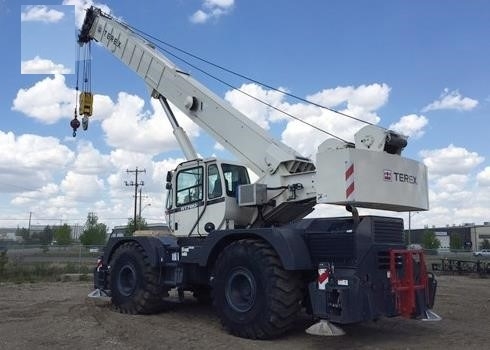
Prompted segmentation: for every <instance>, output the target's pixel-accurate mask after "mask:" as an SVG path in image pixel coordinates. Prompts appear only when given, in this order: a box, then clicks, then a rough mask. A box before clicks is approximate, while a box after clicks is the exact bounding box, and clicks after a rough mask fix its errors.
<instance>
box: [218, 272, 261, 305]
mask: <svg viewBox="0 0 490 350" xmlns="http://www.w3.org/2000/svg"><path fill="white" fill-rule="evenodd" d="M256 293H257V287H256V284H255V279H254V277H253V275H252V273H251V272H250V271H249V270H247V269H244V268H238V269H235V270H234V271H233V272H232V273H231V275H230V277H229V278H228V281H227V283H226V288H225V296H226V301H227V302H228V305H230V307H231V308H232V309H233V310H235V311H238V312H247V311H249V310H250V309H252V307H253V306H254V303H255V297H256Z"/></svg>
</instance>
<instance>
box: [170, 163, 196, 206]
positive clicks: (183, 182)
mask: <svg viewBox="0 0 490 350" xmlns="http://www.w3.org/2000/svg"><path fill="white" fill-rule="evenodd" d="M176 192H177V203H176V204H177V206H182V205H187V204H190V203H194V202H198V201H201V200H202V199H203V198H202V197H203V168H202V167H195V168H191V169H185V170H182V171H180V172H179V173H178V175H177V191H176Z"/></svg>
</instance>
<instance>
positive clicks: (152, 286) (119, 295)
mask: <svg viewBox="0 0 490 350" xmlns="http://www.w3.org/2000/svg"><path fill="white" fill-rule="evenodd" d="M109 265H110V272H109V283H110V288H111V295H112V305H113V306H114V307H115V309H116V310H118V311H119V312H122V313H128V314H137V313H141V314H149V313H155V312H159V311H161V310H162V309H163V308H164V307H165V305H166V303H165V301H164V300H163V298H164V297H165V296H167V295H168V293H167V290H166V289H164V288H163V287H162V286H161V285H159V283H158V271H157V270H156V269H154V268H152V267H151V265H150V263H149V259H148V256H147V255H146V253H145V251H144V249H143V248H142V247H141V246H140V245H138V244H137V243H136V242H126V243H123V244H122V245H121V246H120V247H119V248H117V250H116V252H115V253H114V255H113V257H112V259H111V262H110V264H109Z"/></svg>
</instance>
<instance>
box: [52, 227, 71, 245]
mask: <svg viewBox="0 0 490 350" xmlns="http://www.w3.org/2000/svg"><path fill="white" fill-rule="evenodd" d="M54 239H55V240H56V241H57V242H58V244H59V245H69V244H71V228H70V226H68V225H67V224H64V225H63V226H60V227H58V228H57V229H56V230H55V231H54Z"/></svg>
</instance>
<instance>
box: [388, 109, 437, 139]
mask: <svg viewBox="0 0 490 350" xmlns="http://www.w3.org/2000/svg"><path fill="white" fill-rule="evenodd" d="M428 123H429V120H428V119H427V118H426V117H424V116H423V115H420V116H419V115H416V114H409V115H405V116H403V117H401V118H400V120H399V121H398V122H396V123H394V124H391V125H390V126H389V129H390V130H393V131H396V132H398V133H400V134H403V135H405V136H409V137H413V138H415V139H417V138H419V137H422V135H424V133H425V130H424V127H425V126H427V124H428Z"/></svg>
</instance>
